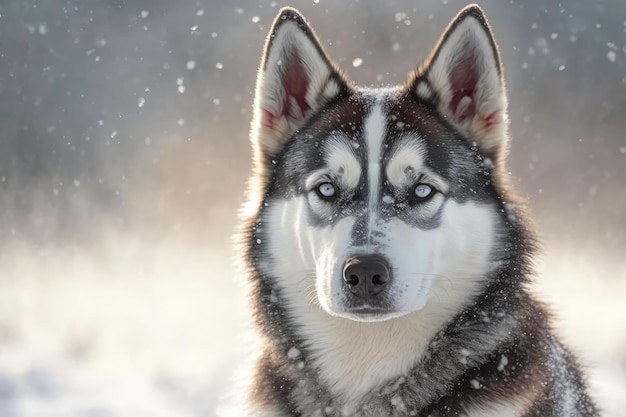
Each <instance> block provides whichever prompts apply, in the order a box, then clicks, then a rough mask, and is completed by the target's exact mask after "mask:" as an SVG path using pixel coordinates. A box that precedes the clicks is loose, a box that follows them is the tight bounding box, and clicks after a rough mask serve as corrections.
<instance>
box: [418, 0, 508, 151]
mask: <svg viewBox="0 0 626 417" xmlns="http://www.w3.org/2000/svg"><path fill="white" fill-rule="evenodd" d="M411 83H412V84H411V88H413V89H414V91H415V93H416V94H417V96H418V97H419V98H421V99H424V100H427V101H432V102H434V103H435V104H436V106H437V107H438V109H439V111H440V112H441V113H442V114H443V115H445V117H446V118H447V119H448V121H449V122H450V123H451V124H452V125H453V126H455V127H456V128H457V130H459V131H460V132H461V133H462V134H463V135H464V136H466V137H467V138H468V139H469V140H471V141H473V142H476V144H477V146H478V147H479V148H480V149H481V150H483V151H485V152H487V153H495V152H497V151H498V150H499V149H500V148H501V147H502V146H503V145H504V144H505V142H506V139H507V127H508V119H507V113H506V111H507V99H506V93H505V89H504V79H503V77H502V64H501V62H500V54H499V52H498V47H497V45H496V43H495V40H494V38H493V34H492V32H491V28H490V27H489V24H488V23H487V19H486V18H485V15H484V13H483V11H482V10H481V9H480V7H478V6H477V5H471V6H467V7H466V8H464V9H463V10H461V12H460V13H459V14H458V15H457V16H456V18H454V19H453V20H452V22H451V23H450V25H449V26H448V28H447V29H446V30H445V32H444V34H443V35H442V37H441V39H440V40H439V43H438V44H437V46H436V47H435V49H434V50H433V52H432V54H431V57H430V59H429V60H428V61H427V62H426V64H425V65H424V66H423V67H422V68H421V69H420V70H419V71H418V73H417V75H416V78H415V79H414V80H412V81H411Z"/></svg>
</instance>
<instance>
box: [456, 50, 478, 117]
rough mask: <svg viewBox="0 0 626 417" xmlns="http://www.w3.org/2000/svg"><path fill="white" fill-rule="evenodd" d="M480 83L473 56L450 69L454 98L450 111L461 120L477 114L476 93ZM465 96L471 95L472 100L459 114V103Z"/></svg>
mask: <svg viewBox="0 0 626 417" xmlns="http://www.w3.org/2000/svg"><path fill="white" fill-rule="evenodd" d="M477 84H478V73H477V71H476V64H475V59H474V57H473V56H469V57H466V58H463V59H462V60H461V61H459V62H456V63H455V64H454V68H452V70H451V71H450V90H451V92H452V98H451V100H450V111H451V112H452V114H453V115H455V116H456V117H458V120H457V121H459V122H461V121H463V120H465V119H467V118H471V117H474V115H475V114H476V102H475V97H474V93H475V92H476V86H477ZM463 97H469V98H470V99H472V101H471V102H470V103H469V104H468V106H467V107H466V108H464V109H463V111H462V112H461V114H457V109H458V106H459V103H460V102H461V100H462V99H463Z"/></svg>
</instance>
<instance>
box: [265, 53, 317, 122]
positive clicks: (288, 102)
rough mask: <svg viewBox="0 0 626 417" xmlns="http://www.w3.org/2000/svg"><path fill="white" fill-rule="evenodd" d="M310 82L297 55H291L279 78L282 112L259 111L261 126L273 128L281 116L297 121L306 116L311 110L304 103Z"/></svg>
mask: <svg viewBox="0 0 626 417" xmlns="http://www.w3.org/2000/svg"><path fill="white" fill-rule="evenodd" d="M310 81H311V80H310V79H309V76H308V75H307V73H306V70H305V69H304V66H303V65H302V61H301V60H300V57H299V56H298V55H297V54H293V55H292V56H291V57H289V60H288V62H287V63H286V70H285V72H284V73H283V75H282V77H281V87H282V89H283V90H284V93H285V94H284V97H285V99H284V101H283V106H282V112H281V113H279V114H274V113H272V112H271V111H269V110H267V109H261V125H262V126H264V127H267V128H270V129H271V128H273V127H274V123H275V122H276V119H277V118H279V117H281V116H286V117H288V118H294V119H298V118H300V117H301V116H304V115H306V113H307V112H308V111H309V110H310V109H311V107H310V106H309V105H308V103H307V102H306V93H307V90H308V89H309V84H310ZM292 98H293V100H292ZM294 102H295V104H294ZM295 106H298V107H299V109H295V108H294V107H295Z"/></svg>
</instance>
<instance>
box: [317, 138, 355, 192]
mask: <svg viewBox="0 0 626 417" xmlns="http://www.w3.org/2000/svg"><path fill="white" fill-rule="evenodd" d="M324 151H325V154H326V165H328V168H330V169H331V170H332V171H333V172H335V173H338V174H340V175H341V181H342V182H343V185H344V186H348V187H349V188H356V186H357V185H358V184H359V179H360V178H361V164H360V163H359V160H358V159H357V158H356V156H355V154H354V148H353V147H352V145H351V144H350V139H348V138H345V137H342V136H339V137H333V138H330V139H329V140H328V141H327V142H326V145H325V149H324Z"/></svg>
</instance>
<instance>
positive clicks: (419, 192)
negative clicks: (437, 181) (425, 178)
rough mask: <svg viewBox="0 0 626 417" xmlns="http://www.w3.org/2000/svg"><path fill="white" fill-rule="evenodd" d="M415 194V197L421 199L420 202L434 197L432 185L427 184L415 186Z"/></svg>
mask: <svg viewBox="0 0 626 417" xmlns="http://www.w3.org/2000/svg"><path fill="white" fill-rule="evenodd" d="M414 193H415V197H417V198H419V199H420V200H423V199H426V198H428V197H430V196H431V195H432V193H433V189H432V187H431V186H430V185H427V184H417V185H416V186H415V191H414Z"/></svg>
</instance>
